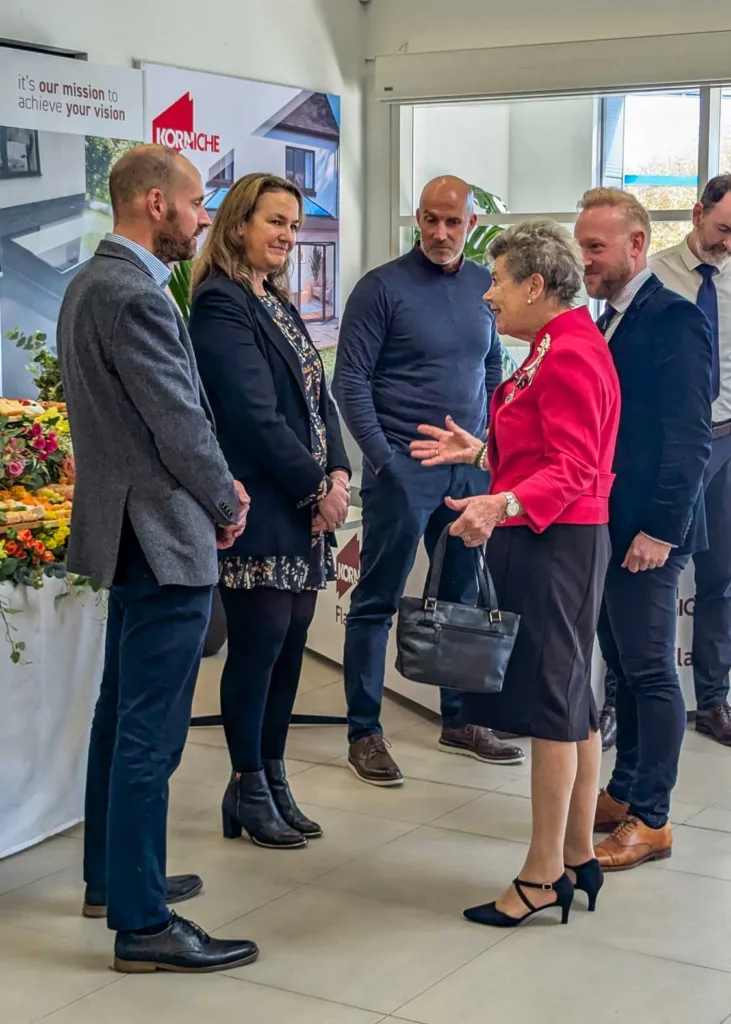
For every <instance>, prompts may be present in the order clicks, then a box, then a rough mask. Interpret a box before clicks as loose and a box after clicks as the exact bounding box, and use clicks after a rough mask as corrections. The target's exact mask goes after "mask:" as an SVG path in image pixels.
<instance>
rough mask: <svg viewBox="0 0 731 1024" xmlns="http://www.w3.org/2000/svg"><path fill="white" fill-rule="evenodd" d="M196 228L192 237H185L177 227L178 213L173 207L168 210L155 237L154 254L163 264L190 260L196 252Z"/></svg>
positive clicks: (197, 232) (198, 232) (198, 231)
mask: <svg viewBox="0 0 731 1024" xmlns="http://www.w3.org/2000/svg"><path fill="white" fill-rule="evenodd" d="M199 234H200V230H197V231H196V233H195V234H194V235H193V236H192V238H186V237H184V236H183V235H181V233H180V229H179V227H178V213H177V210H175V209H174V208H173V209H172V210H170V211H169V212H168V215H167V217H166V218H165V222H164V224H163V226H162V227H161V228H160V230H159V232H158V234H157V237H156V238H155V256H157V258H158V259H159V260H160V261H161V262H162V263H165V264H168V263H179V262H180V261H181V260H191V259H193V257H194V256H195V252H196V238H197V237H198V235H199Z"/></svg>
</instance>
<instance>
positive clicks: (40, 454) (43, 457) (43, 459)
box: [38, 452, 48, 462]
mask: <svg viewBox="0 0 731 1024" xmlns="http://www.w3.org/2000/svg"><path fill="white" fill-rule="evenodd" d="M38 458H39V459H40V460H41V462H48V456H47V455H46V453H45V452H38Z"/></svg>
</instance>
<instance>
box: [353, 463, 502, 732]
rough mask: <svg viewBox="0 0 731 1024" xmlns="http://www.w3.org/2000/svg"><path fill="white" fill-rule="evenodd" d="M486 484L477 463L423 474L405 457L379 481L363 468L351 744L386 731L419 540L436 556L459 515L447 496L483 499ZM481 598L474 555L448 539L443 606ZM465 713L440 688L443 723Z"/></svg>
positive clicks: (454, 696)
mask: <svg viewBox="0 0 731 1024" xmlns="http://www.w3.org/2000/svg"><path fill="white" fill-rule="evenodd" d="M488 485H489V478H488V477H487V475H486V474H485V473H483V472H482V471H480V470H478V469H476V468H475V467H474V466H440V467H436V468H433V469H425V468H424V466H422V465H421V463H419V462H416V461H415V460H414V459H412V458H410V457H409V456H408V455H405V454H402V453H400V452H396V453H395V454H394V456H393V458H392V459H391V461H390V462H389V463H388V464H387V465H386V466H385V467H384V468H383V469H382V470H381V472H380V473H379V474H378V475H377V476H376V474H375V473H374V472H373V471H372V470H371V469H370V468H368V467H367V466H366V467H364V469H363V481H362V485H361V500H362V503H363V550H362V552H361V574H360V581H359V583H358V586H357V587H356V588H355V591H354V592H353V599H352V601H351V604H350V612H349V613H348V621H347V625H346V629H345V654H344V674H345V694H346V697H347V702H348V723H349V724H348V737H349V740H350V742H351V743H352V742H354V741H355V740H359V739H361V738H362V737H364V736H370V735H371V734H372V733H375V732H381V731H382V730H381V724H380V715H381V704H382V701H383V680H384V674H385V665H386V645H387V643H388V634H389V630H390V628H391V623H392V619H393V616H394V614H395V612H396V611H397V610H398V603H399V601H400V600H401V597H402V595H403V592H404V587H405V586H406V580H407V579H408V576H409V573H410V572H411V570H412V568H413V565H414V561H415V559H416V553H417V549H418V546H419V542H420V540H421V538H422V537H423V538H424V543H425V546H426V549H427V553H428V555H429V557H430V558H431V557H432V555H433V552H434V548H435V547H436V544H437V541H438V540H439V537H440V535H441V533H442V530H443V529H444V527H445V526H446V525H448V524H449V523H451V522H453V521H454V519H456V518H457V515H456V513H454V512H451V511H450V510H449V509H448V508H447V507H446V506H445V504H444V499H445V498H446V497H447V496H449V497H452V498H467V497H472V496H473V495H475V494H484V493H486V491H487V489H488ZM475 594H476V584H475V562H474V554H473V552H471V551H469V550H468V549H467V548H466V547H465V546H464V544H463V543H462V541H461V540H459V539H456V540H450V542H449V546H448V550H447V556H446V558H445V563H444V571H443V574H442V585H441V588H440V592H439V596H440V598H441V599H442V600H443V601H452V602H455V603H462V602H467V601H473V600H474V598H475ZM455 682H457V683H458V680H456V681H455ZM461 710H462V695H461V693H459V691H457V690H442V691H441V711H442V719H443V721H444V725H445V726H447V727H455V726H459V725H461V724H464V723H462V720H461Z"/></svg>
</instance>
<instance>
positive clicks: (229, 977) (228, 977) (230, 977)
mask: <svg viewBox="0 0 731 1024" xmlns="http://www.w3.org/2000/svg"><path fill="white" fill-rule="evenodd" d="M240 969H241V968H239V970H240ZM218 977H219V978H220V979H221V981H233V982H236V983H237V984H239V985H240V984H242V983H243V984H245V985H254V986H255V987H256V988H266V989H269V990H270V991H271V990H274V991H275V992H286V993H287V995H297V996H302V997H303V998H304V999H313V1000H316V1001H317V1002H320V1003H328V1005H330V1006H343V1007H345V1008H346V1009H348V1010H360V1012H361V1013H383V1010H369V1009H368V1007H367V1006H356V1004H355V1003H344V1002H343V1001H342V999H328V998H327V996H313V995H311V994H310V993H309V992H300V991H298V990H295V989H291V988H280V987H279V986H277V985H270V984H268V983H267V982H265V981H261V980H260V979H259V980H257V981H253V980H251V981H250V980H249V979H248V978H242V977H241V976H240V975H238V974H231V973H226V972H221V973H220V974H219V975H218ZM388 1017H389V1014H388V1013H386V1015H385V1016H384V1017H381V1018H380V1020H378V1021H375V1022H374V1024H381V1021H384V1020H388Z"/></svg>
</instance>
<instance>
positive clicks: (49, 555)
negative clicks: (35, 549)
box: [43, 551, 56, 565]
mask: <svg viewBox="0 0 731 1024" xmlns="http://www.w3.org/2000/svg"><path fill="white" fill-rule="evenodd" d="M43 561H44V562H45V563H46V564H47V565H48V564H49V563H50V562H55V561H56V558H55V556H54V554H53V552H52V551H44V552H43Z"/></svg>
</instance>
